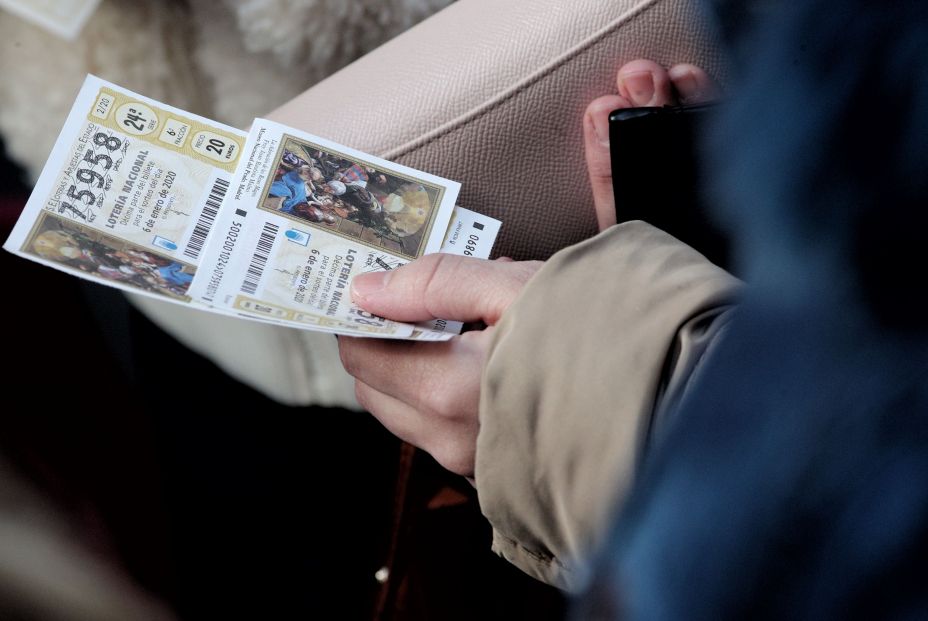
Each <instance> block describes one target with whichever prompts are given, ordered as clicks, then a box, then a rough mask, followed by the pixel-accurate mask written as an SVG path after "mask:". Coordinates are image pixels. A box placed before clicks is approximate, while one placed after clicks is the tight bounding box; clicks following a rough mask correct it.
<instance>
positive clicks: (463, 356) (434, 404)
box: [338, 328, 492, 412]
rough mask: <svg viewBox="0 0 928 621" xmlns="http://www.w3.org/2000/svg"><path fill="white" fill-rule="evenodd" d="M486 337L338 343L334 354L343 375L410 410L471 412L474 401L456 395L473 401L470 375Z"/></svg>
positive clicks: (475, 384)
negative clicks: (459, 408)
mask: <svg viewBox="0 0 928 621" xmlns="http://www.w3.org/2000/svg"><path fill="white" fill-rule="evenodd" d="M491 334H492V329H491V328H490V329H488V330H484V331H480V332H468V333H466V334H464V335H462V336H461V337H460V338H455V339H452V340H451V341H445V342H443V343H414V342H402V341H388V340H384V339H366V338H350V337H341V338H340V339H339V340H338V349H339V354H340V356H341V361H342V364H343V365H344V367H345V370H346V371H347V372H348V374H349V375H351V376H352V377H354V378H355V379H356V380H357V381H359V382H361V383H363V384H367V385H368V386H370V387H372V388H374V389H376V390H377V391H379V392H382V393H384V394H386V395H390V396H391V397H395V398H397V399H399V400H401V401H402V402H403V403H406V404H407V405H408V406H410V407H411V408H413V409H415V410H421V411H427V412H439V411H446V410H450V409H454V407H456V406H473V408H474V409H475V410H476V407H477V403H476V401H475V399H476V398H477V397H476V396H474V397H470V396H462V395H471V394H472V395H479V392H480V377H479V372H478V373H476V374H474V373H471V371H472V370H473V369H475V368H476V369H480V368H482V365H483V357H484V355H485V350H484V345H486V344H488V343H489V339H490V337H491ZM465 401H466V403H465ZM362 405H363V404H362Z"/></svg>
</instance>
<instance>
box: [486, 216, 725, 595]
mask: <svg viewBox="0 0 928 621" xmlns="http://www.w3.org/2000/svg"><path fill="white" fill-rule="evenodd" d="M739 288H740V283H739V281H737V280H736V279H735V278H733V277H732V276H730V275H729V274H728V273H726V272H725V271H723V270H722V269H720V268H718V267H716V266H715V265H713V264H711V263H710V262H709V261H708V260H706V259H705V258H704V257H703V256H702V255H700V254H699V253H697V252H695V251H694V250H692V249H691V248H689V247H688V246H686V245H684V244H682V243H681V242H679V241H678V240H676V239H675V238H673V237H671V236H670V235H667V234H666V233H664V232H662V231H659V230H658V229H655V228H654V227H651V226H650V225H648V224H645V223H643V222H630V223H626V224H622V225H618V226H615V227H612V228H610V229H609V230H607V231H605V232H603V233H602V234H600V235H598V236H597V237H594V238H592V239H590V240H587V241H585V242H583V243H581V244H577V245H576V246H572V247H570V248H567V249H565V250H563V251H561V252H559V253H558V254H556V255H554V256H553V257H552V258H551V259H550V260H549V261H548V262H547V263H546V264H545V265H544V267H542V269H541V270H539V272H538V273H537V274H536V275H535V276H534V277H533V278H532V280H531V281H529V283H528V284H527V285H526V287H525V290H524V291H523V293H522V295H521V296H520V298H519V299H518V300H517V301H516V302H515V303H514V304H513V305H512V306H511V307H510V308H509V309H508V310H507V311H506V313H505V315H504V317H503V320H502V321H501V322H500V324H499V326H498V328H497V334H496V336H495V337H494V342H493V345H492V348H491V351H490V354H489V358H488V360H487V365H486V369H485V374H484V378H483V384H482V390H481V402H480V425H481V427H480V434H479V437H478V440H477V458H476V459H477V461H476V485H477V492H478V495H479V499H480V505H481V508H482V510H483V513H484V515H486V517H487V518H488V519H489V521H490V523H491V524H492V526H493V531H494V533H493V548H494V550H495V551H496V552H497V553H498V554H500V555H501V556H503V557H504V558H506V559H507V560H509V561H510V562H512V563H513V564H515V565H516V566H518V567H519V568H521V569H522V570H523V571H525V572H526V573H528V574H530V575H532V576H534V577H536V578H538V579H540V580H543V581H545V582H548V583H550V584H554V585H556V586H558V587H560V588H563V589H567V590H576V589H579V588H582V586H583V584H584V582H585V580H586V578H587V574H588V571H587V567H586V565H585V559H587V558H588V556H589V554H590V553H591V551H594V550H596V549H597V547H598V546H599V545H600V544H601V543H602V539H603V538H604V536H605V535H606V534H607V531H608V527H609V523H610V518H611V516H613V515H614V511H615V509H616V507H617V505H619V504H620V503H621V501H622V499H623V497H624V495H625V494H626V493H627V492H628V489H629V487H630V484H631V481H632V478H633V476H634V472H635V466H636V463H637V462H638V461H639V460H640V457H641V452H642V450H643V448H644V446H645V443H646V440H647V438H648V437H649V434H650V430H651V428H652V426H653V425H654V424H655V422H656V420H657V419H658V418H659V412H660V410H661V409H666V404H668V403H670V402H673V401H675V400H677V399H678V398H679V396H680V395H681V394H682V393H683V392H684V391H685V389H686V385H687V381H688V379H689V378H690V377H691V376H692V374H693V372H694V369H695V368H696V366H697V363H698V361H699V359H700V357H701V355H702V354H703V353H704V352H705V350H706V347H708V345H709V344H711V342H712V341H713V339H714V338H715V337H716V336H717V335H718V333H719V331H720V330H721V329H723V327H724V325H725V324H726V322H727V318H728V316H729V315H730V310H731V309H732V308H733V306H732V305H733V304H734V302H735V299H736V294H737V292H738V290H739Z"/></svg>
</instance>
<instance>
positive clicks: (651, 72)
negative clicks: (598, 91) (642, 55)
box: [617, 60, 675, 107]
mask: <svg viewBox="0 0 928 621" xmlns="http://www.w3.org/2000/svg"><path fill="white" fill-rule="evenodd" d="M617 82H618V87H619V95H621V96H622V97H624V98H625V99H627V100H628V101H629V102H630V103H631V104H632V105H633V106H640V107H643V106H669V105H671V104H673V103H674V101H675V99H674V93H673V85H672V83H671V81H670V76H668V75H667V70H666V69H664V68H663V67H661V66H660V65H658V64H657V63H656V62H654V61H652V60H633V61H632V62H630V63H626V64H625V65H623V66H622V68H621V69H619V75H618V78H617Z"/></svg>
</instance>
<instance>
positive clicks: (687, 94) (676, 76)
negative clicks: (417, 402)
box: [670, 70, 702, 102]
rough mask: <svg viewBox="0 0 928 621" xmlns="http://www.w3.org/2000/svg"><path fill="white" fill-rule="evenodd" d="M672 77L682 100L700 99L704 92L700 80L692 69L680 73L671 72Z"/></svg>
mask: <svg viewBox="0 0 928 621" xmlns="http://www.w3.org/2000/svg"><path fill="white" fill-rule="evenodd" d="M670 79H671V80H673V85H674V88H676V89H677V95H679V97H680V101H681V102H688V101H693V100H698V99H699V98H700V97H701V96H702V93H700V91H699V81H698V80H696V76H695V75H694V74H693V72H692V71H689V70H686V71H680V72H678V73H674V72H672V71H671V72H670Z"/></svg>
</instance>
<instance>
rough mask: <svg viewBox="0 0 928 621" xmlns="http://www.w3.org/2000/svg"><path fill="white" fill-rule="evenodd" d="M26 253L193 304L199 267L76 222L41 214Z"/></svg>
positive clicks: (116, 282)
mask: <svg viewBox="0 0 928 621" xmlns="http://www.w3.org/2000/svg"><path fill="white" fill-rule="evenodd" d="M24 248H25V250H26V252H30V253H32V254H34V255H35V256H36V257H39V258H41V259H44V260H45V261H52V262H55V263H57V264H59V265H62V266H65V267H67V268H69V269H71V270H75V271H80V272H82V273H84V274H86V275H88V276H91V277H95V278H97V279H100V280H103V281H107V283H111V284H122V285H126V286H129V287H132V288H133V289H138V290H141V291H147V292H149V293H153V294H158V295H162V296H166V297H168V298H174V299H176V300H181V301H188V300H189V299H190V298H189V297H188V296H187V289H188V288H189V287H190V283H191V282H193V275H194V273H195V271H196V270H195V268H194V267H193V266H192V265H190V264H188V263H183V262H181V261H178V260H176V259H174V258H171V257H167V256H165V255H163V254H158V253H155V252H152V251H150V250H146V249H144V248H141V247H139V246H137V245H135V244H133V243H131V242H127V241H125V240H122V239H119V238H116V237H112V236H109V235H106V234H104V233H101V232H100V231H98V230H95V229H92V228H90V227H88V226H84V225H82V224H79V223H78V222H76V221H74V220H70V219H68V218H62V217H61V216H56V215H53V214H50V213H48V212H42V213H41V214H40V215H39V220H38V221H37V222H36V226H35V227H34V228H33V229H32V232H31V234H30V236H29V239H28V240H27V241H26V244H25V246H24Z"/></svg>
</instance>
